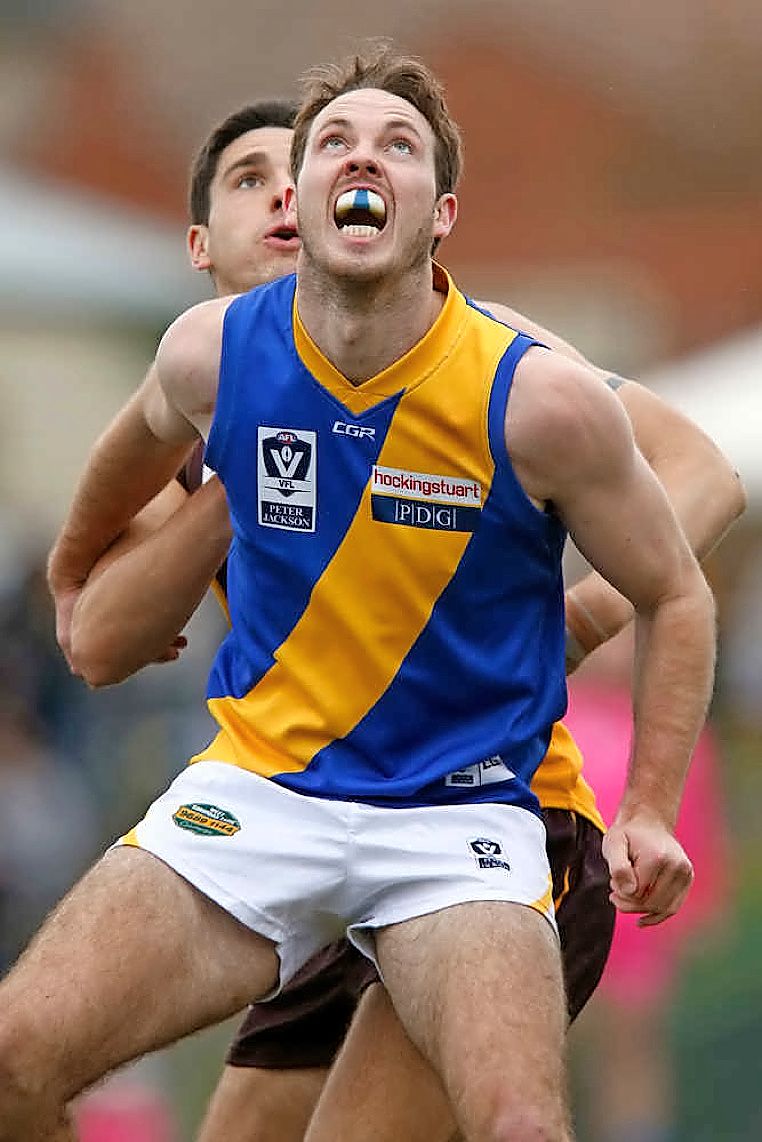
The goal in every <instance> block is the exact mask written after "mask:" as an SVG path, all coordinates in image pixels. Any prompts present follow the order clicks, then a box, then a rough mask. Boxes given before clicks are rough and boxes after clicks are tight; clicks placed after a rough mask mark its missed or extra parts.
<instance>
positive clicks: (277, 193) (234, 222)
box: [188, 127, 299, 295]
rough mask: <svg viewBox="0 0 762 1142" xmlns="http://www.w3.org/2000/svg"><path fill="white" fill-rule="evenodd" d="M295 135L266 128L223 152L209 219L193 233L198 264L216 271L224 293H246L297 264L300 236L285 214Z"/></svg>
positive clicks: (217, 283) (192, 246) (219, 289)
mask: <svg viewBox="0 0 762 1142" xmlns="http://www.w3.org/2000/svg"><path fill="white" fill-rule="evenodd" d="M291 135H292V132H291V131H289V130H288V129H287V128H285V127H260V128H258V129H257V130H255V131H248V132H247V133H246V134H245V135H240V136H239V137H238V138H237V139H235V140H234V141H233V142H232V143H230V145H229V146H228V147H226V148H225V150H224V151H223V152H222V154H221V155H220V158H219V162H218V164H217V171H216V174H215V176H214V179H213V181H212V185H211V188H210V200H209V201H210V208H209V222H208V224H207V225H206V226H192V227H191V228H190V231H189V235H188V237H189V244H190V249H191V260H192V262H193V265H194V267H195V268H196V269H199V270H209V271H211V274H212V277H213V279H214V284H215V287H216V290H217V293H218V294H220V295H224V294H231V293H242V292H243V291H245V290H248V289H251V288H252V287H253V286H255V285H261V284H262V283H263V282H267V281H272V279H273V278H277V277H281V276H282V275H283V274H288V273H291V271H292V270H293V269H294V268H295V266H296V255H297V253H298V251H299V238H298V237H297V235H296V231H295V230H294V228H293V227H292V226H291V227H289V226H287V225H286V222H285V219H284V213H283V199H284V195H285V192H286V188H287V187H288V186H289V185H290V183H291V174H290V166H289V152H290V148H291Z"/></svg>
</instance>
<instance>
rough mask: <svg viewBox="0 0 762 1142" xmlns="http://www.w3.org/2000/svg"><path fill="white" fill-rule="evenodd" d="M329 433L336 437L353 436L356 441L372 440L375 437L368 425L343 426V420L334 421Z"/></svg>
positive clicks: (373, 431)
mask: <svg viewBox="0 0 762 1142" xmlns="http://www.w3.org/2000/svg"><path fill="white" fill-rule="evenodd" d="M331 431H332V432H333V433H335V435H336V436H354V437H355V438H356V439H358V440H362V439H363V438H365V439H367V440H374V439H375V436H376V430H375V428H371V427H370V426H369V425H363V424H345V423H344V421H343V420H334V422H333V429H332V430H331Z"/></svg>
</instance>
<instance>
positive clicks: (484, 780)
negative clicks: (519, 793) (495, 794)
mask: <svg viewBox="0 0 762 1142" xmlns="http://www.w3.org/2000/svg"><path fill="white" fill-rule="evenodd" d="M515 776H516V774H515V773H514V772H513V770H512V769H509V768H508V766H507V765H506V764H505V762H504V761H503V759H502V757H501V756H500V754H499V753H496V754H495V755H494V757H488V758H485V760H484V761H477V763H476V765H467V766H466V768H465V769H457V770H456V771H455V773H448V774H447V777H445V785H449V786H460V787H461V788H474V789H476V788H477V787H478V786H481V785H496V784H497V783H498V782H500V781H511V780H512V779H513V778H514V777H515Z"/></svg>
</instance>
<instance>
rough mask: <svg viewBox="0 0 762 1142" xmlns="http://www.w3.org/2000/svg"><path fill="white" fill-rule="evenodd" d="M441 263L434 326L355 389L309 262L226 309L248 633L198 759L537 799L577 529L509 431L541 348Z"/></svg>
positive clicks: (383, 800) (309, 785)
mask: <svg viewBox="0 0 762 1142" xmlns="http://www.w3.org/2000/svg"><path fill="white" fill-rule="evenodd" d="M436 275H437V279H436V284H437V288H439V289H440V290H441V291H442V292H443V293H446V299H445V302H444V305H443V307H442V310H441V312H440V314H439V316H438V318H437V320H436V322H435V323H434V325H433V326H432V328H431V329H430V330H429V331H428V333H427V334H426V335H425V337H424V338H423V339H422V340H421V341H420V342H419V343H418V344H417V345H415V346H414V347H413V348H412V349H411V350H410V351H409V352H408V353H407V354H405V356H403V357H402V358H401V359H400V360H398V361H396V362H395V363H394V364H392V365H391V366H390V367H389V368H387V369H386V370H385V371H384V372H382V373H380V374H379V375H378V376H376V377H373V378H371V379H370V380H368V381H366V382H364V383H363V384H362V385H359V386H356V387H355V386H353V385H351V384H350V383H349V382H348V381H347V380H346V379H345V378H344V377H342V376H341V375H340V374H339V373H338V372H337V371H336V370H335V369H334V368H333V366H332V365H331V364H330V363H329V362H328V361H327V360H326V358H325V357H324V356H323V355H322V354H321V353H320V351H319V350H318V348H317V346H315V344H314V343H313V342H312V341H311V340H310V338H309V337H308V335H307V334H306V332H305V330H304V329H303V328H302V327H301V325H300V323H299V320H298V313H297V310H296V304H295V286H296V281H295V278H294V277H293V276H292V277H289V278H284V279H281V280H279V281H277V282H273V283H271V284H269V285H266V286H262V287H259V288H258V289H255V290H253V291H251V292H250V293H248V294H245V295H243V296H242V297H240V298H237V299H236V300H235V301H233V302H232V303H231V305H230V307H229V308H228V311H227V314H226V318H225V324H224V332H223V344H222V358H221V365H220V379H219V390H218V398H217V409H216V413H215V417H214V421H213V424H212V428H211V432H210V436H209V441H208V446H207V454H206V462H207V463H208V464H209V465H210V466H211V467H212V468H213V469H214V470H215V471H217V472H218V473H219V475H220V477H221V479H222V481H223V483H224V484H225V488H226V492H227V495H228V501H229V504H230V511H231V518H232V522H233V532H234V540H233V544H232V547H231V552H230V557H229V561H228V584H227V586H228V604H229V608H230V614H231V619H232V629H231V632H230V634H229V635H228V637H227V638H226V640H225V642H224V643H223V644H222V646H221V648H220V650H219V652H218V654H217V657H216V659H215V663H214V665H213V667H212V672H211V676H210V682H209V691H208V699H209V707H210V710H211V712H212V714H213V716H214V717H215V719H216V720H217V722H218V723H219V725H220V733H219V734H218V735H217V737H216V738H215V740H214V741H213V742H212V744H211V745H210V746H209V748H208V749H207V750H205V751H204V752H203V753H202V754H199V755H197V757H196V758H195V759H194V760H199V759H201V758H205V759H211V758H214V759H216V760H221V761H227V762H230V763H232V764H235V765H240V766H242V767H244V768H247V769H250V770H252V771H254V772H256V773H258V774H260V775H262V776H265V777H269V778H271V779H273V780H275V781H277V782H279V783H280V784H282V785H284V786H286V787H287V788H290V789H292V790H294V791H296V792H299V793H302V794H307V795H315V796H320V797H328V798H340V799H344V800H360V801H365V802H368V803H371V804H378V805H384V806H408V805H428V804H443V803H448V802H458V801H504V802H507V803H512V804H518V805H522V806H525V807H527V808H530V809H533V810H534V811H536V810H537V802H536V799H535V797H534V795H533V794H532V793H531V792H530V790H529V782H530V780H531V777H532V775H533V773H534V771H535V769H536V768H537V766H538V764H539V763H540V761H541V760H542V758H543V756H544V754H545V753H546V751H547V749H548V744H549V742H550V738H551V732H552V728H553V724H554V722H556V721H557V719H558V718H559V717H560V716H561V714H562V713H563V712H564V710H565V704H566V684H565V673H564V615H563V586H562V578H561V551H562V547H563V542H564V538H565V532H564V529H563V527H562V525H561V524H560V522H559V521H558V520H557V519H556V518H555V517H554V516H552V515H551V514H549V513H546V512H543V511H541V510H539V509H538V508H536V507H535V506H534V504H532V502H531V501H530V500H529V499H528V497H527V496H526V494H525V493H524V491H523V489H522V488H521V486H520V484H519V483H518V481H517V479H516V477H515V474H514V472H513V470H512V467H511V464H510V461H509V458H508V455H507V451H506V447H505V440H504V422H505V412H506V403H507V400H508V396H509V392H510V386H511V383H512V379H513V374H514V369H515V367H516V364H517V362H518V361H519V359H520V358H521V356H522V355H523V354H524V353H525V352H526V350H527V349H528V348H529V347H530V346H531V345H533V344H534V342H533V341H532V340H531V339H530V338H528V337H526V336H524V335H521V334H519V333H517V332H516V331H515V330H512V329H510V328H508V327H507V326H505V325H503V324H501V323H499V322H498V321H496V320H495V319H494V318H492V317H490V316H489V315H488V314H485V313H483V312H481V311H479V310H477V309H476V308H475V307H474V306H472V305H471V304H470V303H469V302H468V301H467V300H466V298H465V297H464V296H463V295H462V294H461V293H459V292H458V291H457V290H456V289H455V287H454V286H453V285H452V283H451V282H450V280H449V278H447V275H446V274H444V272H443V271H441V270H439V268H438V267H437V269H436Z"/></svg>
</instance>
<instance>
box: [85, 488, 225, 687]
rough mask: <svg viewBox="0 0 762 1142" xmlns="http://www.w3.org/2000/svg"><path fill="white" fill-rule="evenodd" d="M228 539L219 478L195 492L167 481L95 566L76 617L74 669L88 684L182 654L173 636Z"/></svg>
mask: <svg viewBox="0 0 762 1142" xmlns="http://www.w3.org/2000/svg"><path fill="white" fill-rule="evenodd" d="M230 539H231V529H230V517H229V513H228V507H227V500H226V499H225V493H224V490H223V488H222V485H221V484H220V481H219V480H218V479H217V478H216V477H215V478H213V479H211V480H209V481H207V483H206V484H204V485H203V486H202V487H201V488H199V489H198V491H196V492H194V493H193V495H190V496H189V495H188V493H187V492H185V491H184V489H183V488H182V487H181V486H180V484H179V483H178V482H177V481H172V482H171V483H170V484H169V485H167V487H166V488H165V489H164V490H163V491H162V492H160V493H159V495H158V496H157V497H156V498H155V499H154V500H152V501H151V503H150V504H149V505H148V506H147V507H146V508H144V509H143V511H142V512H141V513H140V514H139V515H138V516H137V517H136V518H135V519H134V520H133V521H132V523H131V524H130V525H129V527H128V528H127V530H126V531H125V532H124V533H123V535H121V536H120V537H119V539H118V540H117V541H116V542H115V543H114V544H113V545H112V546H111V547H110V548H109V550H108V551H107V552H106V553H105V555H103V556H102V557H101V559H100V560H99V561H98V562H97V563H96V565H95V567H94V568H93V569H92V571H91V572H90V575H89V576H88V578H87V582H86V583H85V585H84V587H83V589H82V591H81V592H80V595H79V598H78V600H77V603H76V606H75V608H74V612H73V616H72V627H71V648H70V653H69V659H70V663H71V666H72V669H73V670H74V671H75V672H76V673H77V674H80V675H81V676H82V677H83V678H84V679H85V681H86V682H87V683H88V684H89V685H91V686H107V685H111V684H113V683H116V682H121V681H123V680H124V679H125V678H127V677H129V675H130V674H133V673H134V672H135V671H136V670H139V669H140V668H141V667H143V666H146V665H147V664H148V663H151V662H157V661H168V660H171V659H172V658H175V657H177V653H178V651H177V649H173V647H174V643H175V640H176V638H177V636H178V634H179V632H180V631H181V630H182V629H183V627H184V626H185V624H186V623H187V622H188V619H189V618H190V616H191V615H192V614H193V612H194V611H195V609H196V607H197V606H198V604H199V603H200V601H201V599H202V598H203V596H204V594H205V593H206V590H207V588H208V586H209V583H210V581H211V580H212V578H213V577H214V575H215V573H216V571H217V569H218V568H219V566H220V564H221V563H222V561H223V560H224V558H225V556H226V554H227V550H228V546H229V544H230Z"/></svg>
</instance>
